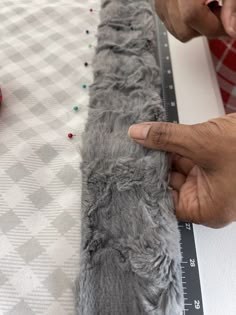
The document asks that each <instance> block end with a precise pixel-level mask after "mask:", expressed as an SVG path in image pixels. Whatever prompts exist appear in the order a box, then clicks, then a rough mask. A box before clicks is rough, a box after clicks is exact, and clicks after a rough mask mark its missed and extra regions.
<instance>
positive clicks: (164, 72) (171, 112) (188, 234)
mask: <svg viewBox="0 0 236 315" xmlns="http://www.w3.org/2000/svg"><path fill="white" fill-rule="evenodd" d="M157 27H158V38H157V41H158V55H159V64H160V68H161V79H162V80H161V85H162V89H161V90H162V91H161V93H162V99H163V104H164V107H165V109H166V114H167V120H168V121H169V122H172V123H178V122H179V117H178V108H177V101H176V95H175V85H174V78H173V73H172V65H171V55H170V49H169V41H168V35H167V30H166V28H165V25H164V23H163V22H162V21H161V20H159V19H157ZM179 230H180V235H181V255H182V263H181V268H182V282H183V290H184V311H183V315H204V311H203V305H202V294H201V286H200V278H199V270H198V262H197V254H196V247H195V240H194V232H193V225H192V224H191V223H182V222H180V223H179Z"/></svg>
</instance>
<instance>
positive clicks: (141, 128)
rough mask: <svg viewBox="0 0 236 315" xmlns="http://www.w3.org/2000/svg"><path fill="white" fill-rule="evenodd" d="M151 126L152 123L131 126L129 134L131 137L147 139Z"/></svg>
mask: <svg viewBox="0 0 236 315" xmlns="http://www.w3.org/2000/svg"><path fill="white" fill-rule="evenodd" d="M150 128H151V125H144V124H139V125H133V126H131V127H130V128H129V131H128V134H129V136H130V138H133V139H136V140H145V139H146V138H147V135H148V132H149V130H150Z"/></svg>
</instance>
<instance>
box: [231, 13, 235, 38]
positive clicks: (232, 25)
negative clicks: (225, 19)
mask: <svg viewBox="0 0 236 315" xmlns="http://www.w3.org/2000/svg"><path fill="white" fill-rule="evenodd" d="M230 28H231V31H232V33H233V36H234V37H236V15H233V16H231V19H230Z"/></svg>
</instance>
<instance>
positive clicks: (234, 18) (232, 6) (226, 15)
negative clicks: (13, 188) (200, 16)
mask: <svg viewBox="0 0 236 315" xmlns="http://www.w3.org/2000/svg"><path fill="white" fill-rule="evenodd" d="M221 19H222V23H223V25H224V28H225V31H226V32H227V33H228V34H229V36H231V37H233V38H236V0H225V1H224V3H223V8H222V11H221Z"/></svg>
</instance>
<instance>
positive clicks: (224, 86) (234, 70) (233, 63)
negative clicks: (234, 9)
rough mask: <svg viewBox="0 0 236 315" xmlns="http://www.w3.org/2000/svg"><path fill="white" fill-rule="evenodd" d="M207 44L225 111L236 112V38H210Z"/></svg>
mask: <svg viewBox="0 0 236 315" xmlns="http://www.w3.org/2000/svg"><path fill="white" fill-rule="evenodd" d="M209 45H210V49H211V53H212V57H213V62H214V64H215V68H216V73H217V77H218V82H219V85H220V90H221V95H222V98H223V102H224V106H225V111H226V113H227V114H229V113H233V112H236V40H219V39H216V40H210V41H209Z"/></svg>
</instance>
